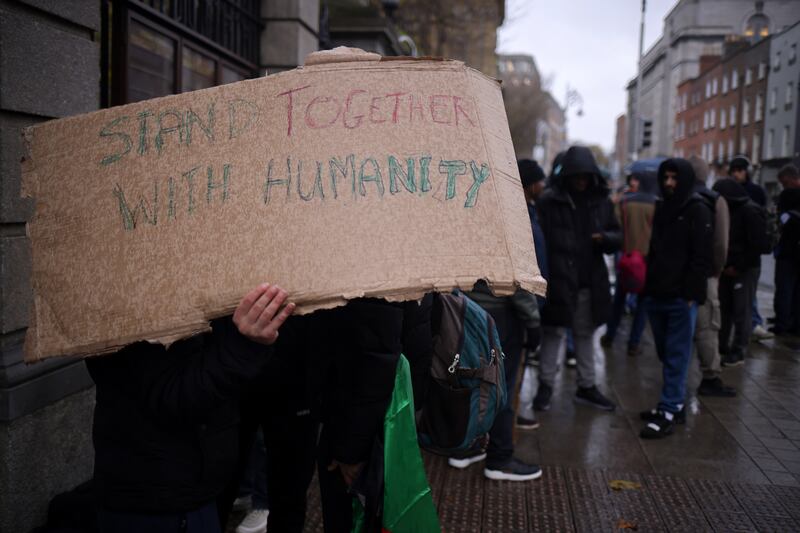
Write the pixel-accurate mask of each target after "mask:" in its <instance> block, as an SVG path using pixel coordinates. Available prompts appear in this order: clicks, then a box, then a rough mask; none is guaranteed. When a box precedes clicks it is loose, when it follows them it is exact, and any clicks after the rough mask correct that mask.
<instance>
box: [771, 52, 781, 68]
mask: <svg viewBox="0 0 800 533" xmlns="http://www.w3.org/2000/svg"><path fill="white" fill-rule="evenodd" d="M780 69H781V51H780V50H778V51H777V52H775V57H774V58H772V70H775V71H777V70H780Z"/></svg>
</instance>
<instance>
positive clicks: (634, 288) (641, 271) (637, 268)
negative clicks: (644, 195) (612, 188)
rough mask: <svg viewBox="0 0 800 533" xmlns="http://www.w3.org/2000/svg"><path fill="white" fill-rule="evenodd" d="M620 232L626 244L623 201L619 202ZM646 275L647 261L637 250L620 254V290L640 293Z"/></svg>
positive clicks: (626, 232) (626, 231) (626, 233)
mask: <svg viewBox="0 0 800 533" xmlns="http://www.w3.org/2000/svg"><path fill="white" fill-rule="evenodd" d="M620 210H621V211H622V232H623V235H624V236H625V242H626V244H625V248H627V247H628V245H627V240H628V239H627V236H628V228H627V224H626V221H625V203H624V202H623V203H621V205H620ZM646 277H647V262H646V261H645V259H644V256H643V255H642V252H640V251H639V250H631V251H630V252H628V253H625V254H623V255H622V257H621V258H620V260H619V283H620V287H622V290H623V291H624V292H627V293H633V294H641V293H642V291H643V290H644V281H645V278H646Z"/></svg>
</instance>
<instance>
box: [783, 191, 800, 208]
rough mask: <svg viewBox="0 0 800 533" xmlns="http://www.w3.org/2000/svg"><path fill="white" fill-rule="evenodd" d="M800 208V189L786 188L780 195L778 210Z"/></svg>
mask: <svg viewBox="0 0 800 533" xmlns="http://www.w3.org/2000/svg"><path fill="white" fill-rule="evenodd" d="M793 209H800V189H784V190H782V191H781V194H780V195H779V196H778V211H781V212H783V211H791V210H793Z"/></svg>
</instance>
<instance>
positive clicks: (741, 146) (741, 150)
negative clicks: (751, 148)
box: [739, 137, 747, 156]
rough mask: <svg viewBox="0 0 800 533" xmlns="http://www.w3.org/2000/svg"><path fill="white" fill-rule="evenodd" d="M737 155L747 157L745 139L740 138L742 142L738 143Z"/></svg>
mask: <svg viewBox="0 0 800 533" xmlns="http://www.w3.org/2000/svg"><path fill="white" fill-rule="evenodd" d="M739 153H740V154H742V155H744V156H746V155H747V139H745V138H744V137H742V142H740V143H739Z"/></svg>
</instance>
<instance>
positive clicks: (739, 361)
mask: <svg viewBox="0 0 800 533" xmlns="http://www.w3.org/2000/svg"><path fill="white" fill-rule="evenodd" d="M743 364H744V355H742V354H740V353H733V352H731V353H728V354H725V355H723V356H722V366H739V365H743Z"/></svg>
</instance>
